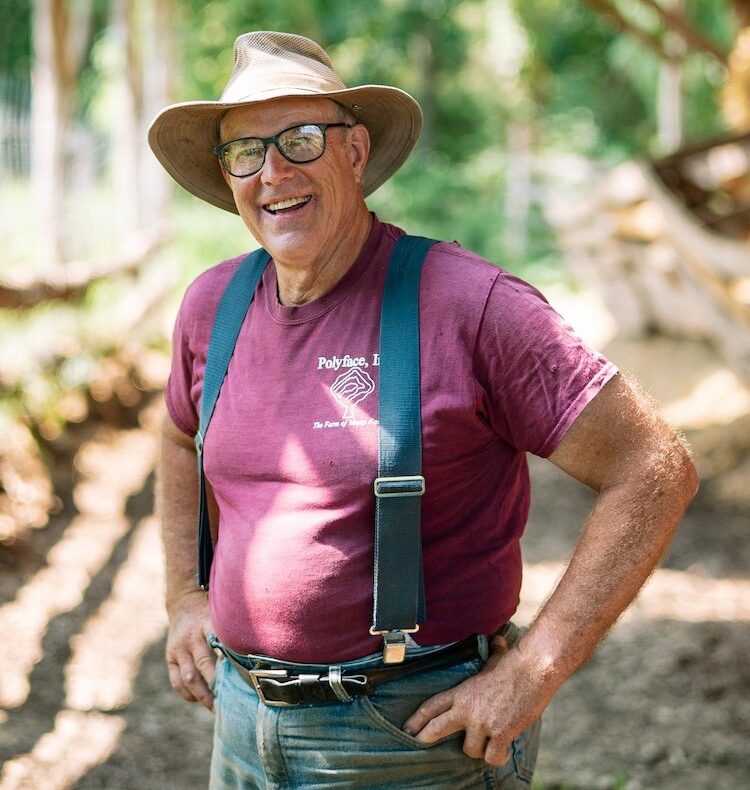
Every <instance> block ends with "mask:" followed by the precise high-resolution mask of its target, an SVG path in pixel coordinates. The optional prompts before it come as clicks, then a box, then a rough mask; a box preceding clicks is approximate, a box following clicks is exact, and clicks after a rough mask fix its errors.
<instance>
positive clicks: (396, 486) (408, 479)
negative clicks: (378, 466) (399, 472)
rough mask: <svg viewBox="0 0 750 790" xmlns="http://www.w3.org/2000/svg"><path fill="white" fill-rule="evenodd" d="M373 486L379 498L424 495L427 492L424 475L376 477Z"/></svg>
mask: <svg viewBox="0 0 750 790" xmlns="http://www.w3.org/2000/svg"><path fill="white" fill-rule="evenodd" d="M373 488H374V489H375V496H376V497H378V499H386V498H388V497H394V496H422V494H424V492H425V485H424V477H423V476H422V475H405V476H403V477H376V478H375V482H374V483H373Z"/></svg>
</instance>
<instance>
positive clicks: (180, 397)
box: [164, 300, 198, 436]
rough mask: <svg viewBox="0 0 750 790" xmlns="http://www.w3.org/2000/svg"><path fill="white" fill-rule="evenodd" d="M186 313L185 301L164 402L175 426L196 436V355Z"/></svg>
mask: <svg viewBox="0 0 750 790" xmlns="http://www.w3.org/2000/svg"><path fill="white" fill-rule="evenodd" d="M187 310H188V308H187V300H183V302H182V304H181V305H180V309H179V311H178V313H177V319H176V321H175V325H174V331H173V333H172V369H171V371H170V374H169V380H168V381H167V389H166V391H165V393H164V399H165V401H166V405H167V412H168V413H169V416H170V417H171V418H172V421H173V422H174V424H175V425H176V426H177V427H178V428H179V429H180V430H181V431H183V433H186V434H188V435H189V436H195V433H196V431H197V430H198V413H197V410H196V406H195V403H194V402H193V399H192V395H193V385H194V383H195V355H194V353H193V351H192V350H191V347H190V337H189V333H188V331H187V327H186V323H187V320H186V312H187Z"/></svg>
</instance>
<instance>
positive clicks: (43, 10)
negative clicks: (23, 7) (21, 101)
mask: <svg viewBox="0 0 750 790" xmlns="http://www.w3.org/2000/svg"><path fill="white" fill-rule="evenodd" d="M32 24H33V32H32V36H33V48H34V65H33V70H32V102H31V193H32V200H33V205H34V209H35V214H36V216H37V217H38V222H39V227H38V231H37V238H38V245H39V246H38V251H39V255H41V256H43V257H44V258H45V259H46V261H47V262H48V263H49V264H53V265H56V264H59V263H60V262H62V260H63V222H62V211H63V191H64V138H65V130H66V128H67V119H68V114H69V109H70V94H71V82H72V80H71V68H70V65H69V63H68V59H67V46H66V44H67V36H68V32H67V30H68V16H67V8H66V4H65V2H64V0H34V2H33V23H32Z"/></svg>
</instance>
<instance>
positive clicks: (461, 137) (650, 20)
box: [0, 0, 735, 272]
mask: <svg viewBox="0 0 750 790" xmlns="http://www.w3.org/2000/svg"><path fill="white" fill-rule="evenodd" d="M618 4H619V6H620V7H621V8H622V9H623V11H625V12H627V13H628V15H630V16H631V17H634V18H637V19H638V20H639V21H640V22H642V23H643V24H645V25H646V26H647V27H649V29H652V30H657V29H658V28H659V22H658V20H657V18H656V16H655V15H654V14H653V12H650V11H648V9H645V8H643V7H642V6H640V5H639V4H638V3H627V2H625V1H624V0H618ZM31 5H32V4H31V2H30V0H18V2H13V3H3V4H2V10H0V75H2V74H3V73H11V74H21V75H22V76H23V75H28V73H29V70H30V64H31V36H30V23H31ZM144 8H145V0H138V2H135V3H133V4H132V9H133V10H134V13H135V19H136V21H138V19H140V17H139V14H141V13H142V11H143V9H144ZM174 8H175V14H176V15H175V20H174V25H175V28H174V29H175V31H176V36H177V53H178V60H179V68H178V70H177V72H178V73H177V75H176V76H177V78H178V80H179V83H178V85H177V86H176V89H177V98H178V99H215V98H217V97H218V95H219V94H220V92H221V90H222V88H223V86H224V83H225V81H226V78H227V76H228V74H229V72H230V70H231V65H232V63H231V61H232V53H231V49H232V42H233V40H234V38H235V36H236V35H238V34H239V33H241V32H244V31H248V30H263V29H266V30H269V29H270V30H287V31H290V32H295V33H299V34H302V35H307V36H310V37H312V38H314V39H315V40H317V41H319V42H320V43H321V44H322V45H323V46H324V47H326V48H327V49H328V50H329V51H330V53H331V55H332V57H333V59H334V62H335V63H336V66H337V68H338V70H339V71H340V73H341V75H342V77H343V79H344V81H345V82H346V83H347V84H350V85H355V84H364V83H383V84H391V85H398V86H400V87H402V88H404V89H405V90H407V91H409V92H411V93H412V94H413V95H415V96H416V97H417V99H418V100H419V101H420V102H421V103H422V106H423V107H424V109H425V115H426V128H425V133H424V136H423V140H422V142H421V144H420V149H419V150H418V152H417V154H416V155H415V157H413V158H412V160H411V161H410V162H409V163H407V165H406V166H405V167H404V168H403V170H402V171H401V172H400V173H399V174H397V176H396V177H395V178H394V179H393V180H392V181H391V182H390V183H389V184H387V185H386V186H385V187H383V188H382V189H381V190H379V191H378V193H376V195H375V196H374V197H373V199H372V201H371V202H372V205H373V206H374V207H375V208H377V209H378V211H379V212H380V213H381V214H382V215H383V217H384V218H386V219H392V220H394V221H396V222H398V223H399V224H402V225H404V226H405V227H407V228H408V229H409V230H413V231H417V232H424V233H428V234H430V235H437V236H445V235H446V234H447V235H451V236H455V237H456V238H458V239H459V240H460V241H461V242H462V243H463V244H465V245H466V246H469V247H472V248H473V249H476V250H477V251H479V252H480V253H482V254H484V255H486V256H487V257H490V258H492V259H493V260H498V261H503V262H507V253H506V250H505V245H504V243H503V237H504V232H505V231H504V227H503V223H504V219H503V218H504V213H505V206H504V200H505V190H506V183H505V176H504V173H505V168H506V159H505V157H506V152H505V148H506V140H505V132H506V124H507V122H508V121H509V120H511V119H516V120H517V119H519V118H523V119H524V120H528V121H530V123H531V124H532V126H533V128H534V146H535V148H536V149H537V150H538V151H540V152H543V151H545V150H549V149H557V150H565V151H573V152H576V153H578V154H581V155H583V156H587V157H596V158H604V159H606V160H609V161H617V160H622V159H624V158H627V157H632V156H634V155H637V154H641V153H643V152H644V151H651V150H654V145H655V140H656V134H657V122H656V92H657V83H658V72H659V62H658V60H657V59H656V57H655V55H653V54H652V53H651V52H650V51H648V50H646V49H645V48H644V47H643V46H642V45H641V44H640V43H639V42H637V41H635V40H634V39H633V38H632V37H630V36H628V35H623V34H621V33H618V31H617V30H616V29H615V27H613V26H612V25H611V23H610V22H609V21H608V20H607V19H605V18H604V17H603V16H602V15H600V14H596V13H594V12H593V11H591V9H590V8H589V7H588V6H587V5H586V4H585V3H584V2H583V1H582V0H575V2H569V1H568V0H508V2H507V3H506V2H502V0H346V1H345V0H285V2H282V3H241V2H233V1H232V0H208V1H207V0H180V1H179V2H176V3H175V4H174ZM498 11H500V12H502V13H501V16H500V17H498V16H497V13H498ZM110 13H111V3H110V1H109V0H93V19H92V25H91V32H90V35H89V42H88V46H87V47H86V55H85V58H84V62H83V65H82V71H81V73H80V75H79V78H78V82H77V101H76V115H77V116H78V118H79V120H80V121H81V122H82V123H85V124H87V125H89V126H95V127H99V128H100V129H102V130H103V129H104V128H105V127H107V124H102V123H100V122H97V119H101V117H102V116H103V115H104V116H105V117H106V118H110V117H112V113H113V112H116V108H114V109H113V108H112V107H111V106H108V105H107V98H106V97H107V95H108V89H107V86H108V84H110V83H111V81H112V76H113V70H116V69H117V68H118V66H117V64H116V63H114V64H113V62H112V60H111V57H110V55H111V52H110V50H111V48H112V42H111V40H109V38H108V25H109V15H110ZM493 14H494V16H493ZM502 14H505V16H502ZM687 14H688V16H689V18H690V19H691V20H692V21H693V23H694V24H695V25H696V26H697V27H698V28H699V29H700V30H702V31H703V32H704V33H705V35H706V36H708V37H710V38H711V39H712V40H714V41H716V42H717V44H718V45H719V46H720V47H722V48H724V49H725V50H728V49H729V48H730V46H731V42H732V40H733V38H734V35H735V30H734V29H733V23H732V20H731V15H730V13H729V4H728V3H727V2H726V0H688V2H687ZM513 15H515V19H516V20H517V21H514V19H513ZM514 26H515V27H516V28H518V30H517V31H516V32H515V33H514V32H513V30H511V28H513V27H514ZM493 36H494V38H493ZM509 36H510V38H509ZM514 36H515V38H514ZM498 42H500V43H498ZM516 45H517V46H519V47H520V50H519V52H520V55H519V58H518V62H517V64H516V63H514V64H513V65H512V67H511V68H510V69H509V68H508V65H507V61H508V52H507V51H505V48H506V47H508V46H510V47H511V49H512V47H513V46H516ZM511 60H512V58H511ZM501 61H502V62H503V63H504V64H505V65H502V64H501ZM501 65H502V67H501ZM723 76H724V75H723V72H722V69H721V68H720V67H719V66H718V65H717V64H716V63H715V62H714V61H713V60H712V59H711V58H709V57H708V56H706V55H702V54H698V53H691V54H690V55H689V56H688V57H687V59H686V61H685V68H684V85H685V90H684V96H685V109H684V116H685V129H686V135H687V137H688V138H689V139H700V138H704V137H707V136H711V135H713V134H716V133H717V132H719V131H720V130H721V120H720V113H719V111H718V107H717V99H716V97H717V94H718V91H719V88H720V86H721V83H722V80H723ZM102 133H103V132H102ZM194 205H195V201H193V200H186V201H182V200H180V201H179V203H178V210H177V214H176V216H177V217H178V225H179V227H180V234H179V237H178V239H177V241H176V244H177V245H178V246H179V247H183V246H184V247H185V253H186V259H188V258H189V257H190V255H189V253H188V252H187V246H188V241H187V240H190V244H192V245H193V247H192V248H193V249H194V250H195V260H196V263H195V264H194V265H193V264H190V265H189V266H188V269H189V271H190V272H195V271H196V270H197V269H198V268H202V267H203V266H205V265H208V263H210V262H211V261H209V260H208V259H209V258H210V259H212V260H215V259H216V258H217V256H224V255H232V254H235V252H239V251H241V248H242V247H243V246H244V245H245V243H246V239H244V238H243V240H242V242H239V241H234V239H235V236H234V235H233V233H234V232H233V231H231V230H229V228H230V227H235V226H239V225H238V223H236V222H233V221H232V222H231V223H229V224H226V223H227V222H228V221H229V220H231V217H229V216H228V215H227V216H226V217H224V216H223V215H221V220H216V221H215V222H208V223H207V225H206V226H205V228H204V227H201V228H200V229H198V228H197V225H200V223H195V222H194V221H193V220H194V217H193V215H194V214H195V212H197V211H198V209H196V208H194ZM214 213H215V212H214ZM239 227H240V234H244V231H242V229H241V226H239ZM529 227H530V239H529V245H528V254H527V256H526V259H525V260H523V261H518V262H512V263H513V266H514V267H515V268H523V267H526V268H527V269H528V267H529V266H534V265H539V264H540V262H542V263H544V265H545V266H546V265H547V264H546V262H548V261H549V260H551V259H552V257H553V255H554V248H553V245H552V243H551V239H550V235H549V232H548V230H547V228H546V227H545V225H544V223H543V221H542V220H541V218H540V216H539V211H538V208H534V209H533V210H532V214H531V216H530V217H529Z"/></svg>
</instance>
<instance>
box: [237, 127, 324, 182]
mask: <svg viewBox="0 0 750 790" xmlns="http://www.w3.org/2000/svg"><path fill="white" fill-rule="evenodd" d="M271 142H275V143H276V147H277V148H278V149H279V152H280V153H281V155H282V156H283V157H284V158H285V159H288V160H289V161H290V162H296V163H302V162H312V161H314V160H315V159H319V158H320V157H321V156H323V152H324V151H325V147H326V141H325V127H322V126H318V125H316V124H305V125H303V126H294V127H292V128H291V129H285V130H284V131H283V132H281V133H280V134H279V135H277V136H276V137H275V138H267V139H266V140H262V139H261V138H260V137H247V138H244V139H242V140H234V141H232V142H230V143H227V144H226V145H225V146H223V147H222V159H223V162H224V166H225V167H226V169H227V170H228V171H229V172H230V173H231V174H232V175H233V176H248V175H252V174H253V173H257V172H258V171H259V170H260V169H261V167H263V162H264V161H265V158H266V148H267V146H268V145H269V144H270V143H271Z"/></svg>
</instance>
